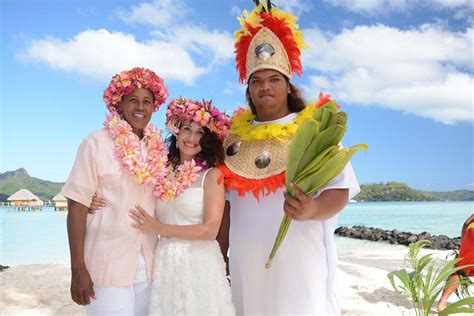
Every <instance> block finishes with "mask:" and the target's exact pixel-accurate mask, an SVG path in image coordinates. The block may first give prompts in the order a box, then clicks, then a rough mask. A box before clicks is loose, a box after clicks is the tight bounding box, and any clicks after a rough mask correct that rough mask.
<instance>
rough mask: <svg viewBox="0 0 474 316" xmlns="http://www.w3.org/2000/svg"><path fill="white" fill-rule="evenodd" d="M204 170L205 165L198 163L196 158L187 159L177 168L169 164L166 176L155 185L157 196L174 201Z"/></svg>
mask: <svg viewBox="0 0 474 316" xmlns="http://www.w3.org/2000/svg"><path fill="white" fill-rule="evenodd" d="M202 170H204V166H203V165H202V164H199V163H196V161H194V159H192V160H191V161H185V162H184V163H183V164H181V165H179V166H178V167H177V168H176V170H173V167H171V166H168V170H167V173H166V176H165V177H163V178H160V179H159V180H158V183H157V185H156V186H155V192H154V194H155V196H156V197H158V198H159V199H161V200H163V201H172V200H173V199H174V198H175V197H177V196H179V195H180V194H181V193H183V192H184V190H185V189H186V188H187V187H188V186H190V185H191V184H192V183H193V182H194V181H196V180H197V178H198V173H199V172H201V171H202Z"/></svg>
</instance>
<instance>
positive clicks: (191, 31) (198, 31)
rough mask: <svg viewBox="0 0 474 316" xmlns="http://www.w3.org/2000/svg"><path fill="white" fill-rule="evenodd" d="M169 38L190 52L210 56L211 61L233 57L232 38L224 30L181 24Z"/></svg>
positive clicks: (220, 60)
mask: <svg viewBox="0 0 474 316" xmlns="http://www.w3.org/2000/svg"><path fill="white" fill-rule="evenodd" d="M170 39H172V40H173V42H174V43H176V44H177V45H179V46H180V47H183V48H186V49H189V50H190V51H192V52H195V53H198V54H200V55H205V56H211V58H212V62H222V61H226V60H228V59H232V58H233V57H234V39H233V37H232V36H231V35H230V34H229V33H227V32H224V31H219V30H211V31H210V30H207V29H205V28H203V27H199V26H193V25H188V26H181V27H179V28H177V29H176V30H175V32H174V34H173V35H171V36H170Z"/></svg>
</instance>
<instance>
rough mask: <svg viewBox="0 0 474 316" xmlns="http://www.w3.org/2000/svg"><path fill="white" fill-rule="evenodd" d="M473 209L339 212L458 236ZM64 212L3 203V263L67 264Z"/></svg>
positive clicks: (344, 242)
mask: <svg viewBox="0 0 474 316" xmlns="http://www.w3.org/2000/svg"><path fill="white" fill-rule="evenodd" d="M473 212H474V201H466V202H439V201H436V202H359V203H349V204H348V205H347V206H346V208H344V210H343V211H342V212H341V214H340V215H339V225H338V226H349V227H352V226H355V225H363V226H367V227H377V228H381V229H387V230H392V229H396V230H399V231H406V232H412V233H421V232H424V231H426V232H429V233H430V234H432V235H447V236H449V237H451V238H453V237H458V236H460V233H461V227H462V224H463V222H464V220H465V219H466V218H467V217H468V216H469V215H471V214H472V213H473ZM66 217H67V212H65V211H60V212H56V211H54V208H52V207H44V208H43V210H42V211H36V212H17V211H13V210H12V209H8V208H7V207H2V208H0V227H1V230H0V264H2V265H23V264H40V263H41V264H47V263H66V264H67V263H69V248H68V239H67V231H66ZM336 244H337V247H338V252H345V251H349V250H350V249H352V248H353V247H354V245H357V247H361V246H366V247H371V246H373V245H374V243H373V242H368V241H367V242H361V241H358V240H352V239H349V238H344V237H336ZM375 244H377V246H381V247H382V246H384V245H386V244H384V243H375Z"/></svg>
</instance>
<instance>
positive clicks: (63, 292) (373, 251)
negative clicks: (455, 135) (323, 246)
mask: <svg viewBox="0 0 474 316" xmlns="http://www.w3.org/2000/svg"><path fill="white" fill-rule="evenodd" d="M350 243H351V246H350V247H348V249H351V250H347V249H346V250H343V251H340V252H339V264H338V276H337V288H338V293H339V302H340V306H341V309H342V314H343V315H411V314H413V310H411V308H410V305H409V302H408V301H407V300H405V299H403V298H400V297H399V296H398V295H397V294H396V293H395V292H394V291H393V289H392V287H391V285H390V283H389V281H388V278H387V273H388V272H390V271H395V270H399V269H402V268H403V267H404V261H403V258H404V255H405V254H406V252H407V250H408V248H407V247H404V246H390V245H386V244H380V243H372V242H363V241H351V242H350ZM427 251H428V252H432V253H435V254H436V255H437V256H438V257H439V258H445V257H446V254H447V253H449V251H433V250H427ZM69 282H70V270H69V266H68V265H66V264H51V265H21V266H14V267H11V268H9V269H7V270H5V271H3V272H0V285H1V289H0V310H1V312H0V315H15V316H17V315H18V316H21V315H84V309H83V307H81V306H78V305H76V304H75V303H73V302H72V300H71V298H70V295H69ZM451 299H453V300H454V299H455V295H453V297H451Z"/></svg>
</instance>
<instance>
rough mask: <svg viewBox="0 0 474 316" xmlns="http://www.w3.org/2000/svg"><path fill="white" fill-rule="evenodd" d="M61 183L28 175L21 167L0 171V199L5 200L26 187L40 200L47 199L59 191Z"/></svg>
mask: <svg viewBox="0 0 474 316" xmlns="http://www.w3.org/2000/svg"><path fill="white" fill-rule="evenodd" d="M63 185H64V183H57V182H51V181H45V180H41V179H38V178H34V177H30V175H29V174H28V172H27V171H26V170H25V169H23V168H20V169H18V170H15V171H7V172H5V173H0V201H1V202H5V201H6V200H7V198H8V197H9V196H10V195H12V194H13V193H15V192H16V191H18V190H20V189H28V190H30V191H31V192H32V193H34V194H36V195H37V196H38V197H39V198H40V199H41V200H43V201H48V200H51V199H52V198H53V197H54V196H55V195H56V194H58V193H59V192H60V191H61V188H62V186H63Z"/></svg>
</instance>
